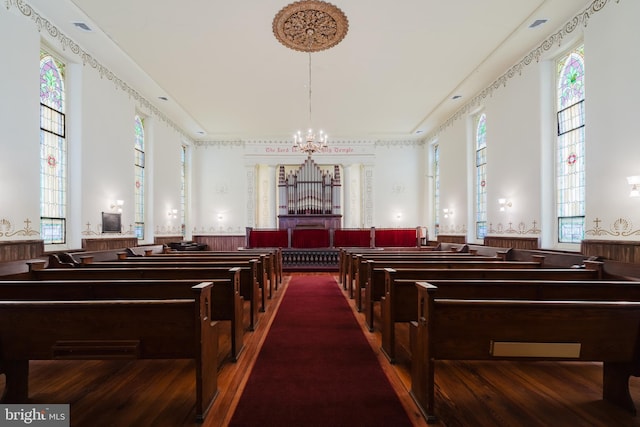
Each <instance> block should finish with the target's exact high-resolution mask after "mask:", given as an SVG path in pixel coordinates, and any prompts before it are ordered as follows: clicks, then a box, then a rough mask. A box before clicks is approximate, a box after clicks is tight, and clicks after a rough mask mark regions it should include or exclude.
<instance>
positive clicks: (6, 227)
mask: <svg viewBox="0 0 640 427" xmlns="http://www.w3.org/2000/svg"><path fill="white" fill-rule="evenodd" d="M23 222H24V227H23V228H21V229H20V230H16V229H15V227H14V225H13V224H12V223H11V221H9V220H8V219H6V218H2V219H0V238H11V237H16V236H21V237H22V236H25V237H27V236H39V235H40V232H39V231H38V230H36V229H34V228H32V227H31V224H32V221H31V220H30V219H29V218H27V219H25V220H24V221H23Z"/></svg>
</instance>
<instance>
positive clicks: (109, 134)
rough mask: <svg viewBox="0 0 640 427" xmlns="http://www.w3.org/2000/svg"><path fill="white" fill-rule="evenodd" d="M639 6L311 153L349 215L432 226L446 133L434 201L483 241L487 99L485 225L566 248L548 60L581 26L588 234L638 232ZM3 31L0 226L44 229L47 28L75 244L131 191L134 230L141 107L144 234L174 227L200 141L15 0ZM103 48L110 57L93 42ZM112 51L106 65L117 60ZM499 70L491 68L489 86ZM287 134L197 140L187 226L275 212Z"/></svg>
mask: <svg viewBox="0 0 640 427" xmlns="http://www.w3.org/2000/svg"><path fill="white" fill-rule="evenodd" d="M639 15H640V2H637V1H631V0H625V1H621V2H619V3H618V2H610V3H608V4H607V6H606V7H605V8H604V9H603V10H601V11H598V12H597V13H593V14H592V16H590V18H589V20H588V22H587V25H586V26H584V25H582V24H581V25H580V26H579V27H578V28H577V29H576V30H575V31H573V32H572V33H571V35H570V37H566V39H565V40H563V43H562V44H560V45H558V44H557V43H556V44H554V45H553V46H552V48H551V49H549V50H547V51H545V52H544V54H543V55H542V57H541V58H540V60H539V61H538V62H536V61H533V62H532V63H531V64H529V65H527V66H525V67H523V69H522V71H521V73H516V74H515V75H513V76H509V77H508V78H507V79H506V81H505V84H504V85H499V86H497V87H494V88H493V89H492V90H491V93H490V95H488V96H486V97H483V98H481V100H480V102H476V103H474V104H473V105H472V106H465V104H464V102H470V100H471V99H473V96H470V97H469V98H468V99H463V100H462V103H461V108H462V109H463V111H465V112H466V114H461V115H460V116H459V117H458V116H456V117H457V118H455V119H452V120H451V121H449V122H447V123H446V124H444V125H443V127H442V128H441V129H440V130H439V131H438V133H437V134H435V135H430V136H429V140H428V141H423V142H422V143H420V142H418V143H415V142H414V143H406V142H402V141H399V142H390V143H386V142H380V141H363V142H338V143H335V147H332V151H330V152H329V153H322V154H320V155H318V158H319V159H320V160H317V161H318V163H319V164H320V163H321V164H334V163H335V164H340V165H341V166H342V168H343V172H344V175H345V176H344V177H343V184H345V185H344V187H343V190H344V191H345V193H344V200H343V207H344V208H345V209H346V208H348V207H350V206H354V205H356V206H357V207H358V210H357V212H352V211H350V212H349V214H345V220H347V221H348V223H345V226H365V227H366V226H369V225H374V226H377V227H415V226H418V225H427V226H429V227H430V229H431V230H432V229H433V223H432V218H431V203H430V202H431V200H430V199H429V198H428V196H427V195H428V194H429V192H430V189H429V188H427V187H428V184H430V183H431V181H430V180H429V178H428V176H427V174H428V167H427V152H428V149H427V148H426V147H427V143H428V142H431V140H432V139H437V140H438V143H439V145H440V182H441V185H440V197H441V199H440V207H441V208H449V209H452V210H453V211H454V215H453V216H452V217H450V218H448V219H444V218H443V215H442V212H440V218H441V221H440V228H441V229H440V232H441V233H443V234H448V233H464V234H467V236H468V239H469V240H470V241H474V235H475V230H474V217H473V205H474V204H473V198H472V194H473V176H474V175H473V173H474V166H473V147H472V142H473V138H472V134H473V129H472V127H471V126H470V116H471V114H472V113H474V112H476V111H478V110H481V111H483V112H485V113H486V114H487V117H488V127H487V132H488V133H487V136H488V154H487V158H488V162H489V163H488V165H489V167H488V172H487V174H488V175H487V178H488V179H487V185H488V189H487V190H488V217H489V218H488V219H489V223H490V224H491V227H492V229H493V231H494V233H491V234H501V233H504V234H511V235H514V234H515V235H527V236H530V235H533V236H540V237H541V239H542V241H543V246H545V247H558V245H557V244H555V243H554V242H555V240H554V237H555V233H556V231H555V227H556V225H555V221H554V219H553V216H554V215H553V212H552V211H553V209H552V203H551V199H552V198H553V197H554V192H553V190H552V186H551V185H552V184H551V181H550V178H549V177H550V176H551V175H552V174H553V165H552V150H551V148H550V145H551V144H552V143H553V140H554V138H553V131H554V124H553V123H554V118H553V113H552V102H551V93H552V92H553V87H552V86H553V76H552V73H553V66H552V61H553V59H554V58H555V57H556V55H557V54H559V53H560V52H561V51H563V50H565V49H567V48H569V47H570V45H571V44H572V43H573V40H572V39H575V38H582V39H583V40H584V43H585V55H586V72H587V78H586V82H587V101H586V111H587V127H586V135H587V155H586V161H587V229H588V235H587V237H588V238H599V239H619V240H637V239H638V236H639V235H640V206H639V205H640V199H630V198H629V197H627V195H628V192H629V186H628V185H627V183H626V180H625V178H626V177H627V176H628V175H634V174H637V175H640V144H638V143H637V135H639V134H640V132H638V126H640V125H639V123H640V121H638V120H637V118H636V116H637V110H638V109H637V102H638V99H640V83H639V81H638V79H637V78H636V76H637V75H639V74H640V55H637V54H636V52H637V41H638V40H639V39H640V29H639V28H638V27H637V26H636V25H635V22H634V20H635V17H637V16H639ZM550 31H551V30H550ZM0 37H2V40H5V41H8V40H11V41H12V42H11V43H8V42H5V43H2V44H0V54H1V55H2V57H3V59H4V60H5V61H6V63H7V64H11V66H8V67H4V68H3V78H2V79H0V91H1V92H0V93H2V94H3V96H2V99H3V100H2V101H1V102H0V126H2V129H3V135H4V136H3V138H2V140H0V149H2V152H3V156H0V206H2V208H1V210H0V239H1V240H17V239H37V238H39V235H38V234H37V231H35V232H34V231H33V230H39V221H38V218H39V161H38V159H39V135H38V120H39V106H38V87H37V84H34V82H37V79H38V60H39V50H40V46H41V38H43V42H44V43H47V44H48V45H50V46H51V47H52V48H53V49H54V50H56V51H57V52H58V53H59V54H60V55H61V56H63V57H64V58H65V59H66V61H67V63H68V68H67V70H68V79H69V81H68V84H67V87H68V90H69V96H70V99H69V108H70V110H69V117H68V125H69V127H68V131H69V132H68V134H69V146H70V148H69V151H70V159H71V162H72V163H73V164H72V165H71V170H70V178H71V180H72V183H71V184H70V188H69V194H70V196H69V197H70V203H71V206H70V218H69V227H70V238H69V243H68V245H67V246H69V247H79V246H80V239H81V238H82V237H92V236H93V237H95V236H98V235H100V229H99V225H100V221H101V219H100V218H101V217H100V212H102V211H105V210H110V204H111V202H112V201H113V200H115V199H122V200H124V201H125V205H124V210H123V224H124V227H125V230H124V232H125V234H131V233H132V224H133V221H134V216H133V206H134V186H133V183H134V172H133V116H134V114H136V113H138V114H141V115H143V116H145V117H146V125H147V137H148V140H147V144H148V148H147V149H148V152H147V171H146V173H147V178H148V181H147V185H148V187H147V190H148V191H147V193H148V194H147V203H148V204H147V218H146V220H145V221H146V224H147V233H146V236H145V237H146V238H145V240H146V241H152V239H153V235H154V233H156V234H176V233H174V231H175V232H178V231H179V229H180V224H179V220H177V219H176V220H174V219H172V218H169V216H168V215H167V212H168V211H169V209H173V208H178V207H179V202H180V146H181V144H182V143H183V142H186V143H190V142H191V141H188V140H186V139H185V137H184V134H183V133H182V132H181V131H180V130H178V129H176V128H175V127H174V126H173V125H172V124H171V123H170V121H167V120H166V119H165V118H163V117H161V116H159V115H158V113H157V110H154V109H151V108H149V104H148V103H146V102H143V101H145V100H144V99H142V100H141V99H139V98H138V97H136V96H132V92H131V90H135V88H133V89H131V90H129V89H126V88H124V89H123V88H122V87H121V86H118V85H117V84H116V83H114V81H113V80H111V79H109V78H105V76H103V75H101V74H100V73H99V72H98V70H97V69H96V68H95V67H92V66H91V65H85V64H83V63H82V58H81V57H80V56H78V55H75V54H74V53H73V52H71V51H70V50H68V49H66V50H65V49H62V47H61V46H60V43H59V41H58V40H55V39H50V36H49V34H48V32H47V31H44V30H42V31H38V27H37V25H36V24H35V23H34V22H33V20H32V19H30V18H29V17H25V16H23V15H22V14H21V13H20V12H19V11H17V9H16V8H15V7H14V8H10V9H6V8H0ZM533 48H534V47H533V46H532V49H533ZM96 57H97V59H98V60H100V59H101V58H100V57H99V54H98V55H96ZM104 65H105V66H106V67H107V68H109V67H110V65H111V64H108V63H107V64H104ZM114 69H117V68H116V67H114ZM496 78H498V76H496ZM491 83H492V82H487V87H490V86H491ZM6 100H10V102H7V101H6ZM276 145H277V144H276ZM281 145H282V144H281ZM279 148H283V150H282V151H279ZM286 148H290V147H288V146H287V147H285V146H284V145H282V146H281V147H280V146H275V145H274V146H271V145H265V144H261V143H258V142H255V143H254V142H232V143H220V144H218V145H215V144H205V145H201V146H194V147H192V150H191V163H190V168H189V169H190V176H189V177H188V179H189V182H190V183H191V186H190V188H189V191H190V218H189V219H188V223H189V224H190V226H189V229H188V230H187V235H190V234H191V233H227V234H228V233H232V234H244V229H245V227H247V226H258V225H268V226H270V225H271V224H275V214H276V208H275V204H274V205H273V206H270V205H269V204H270V203H275V197H274V192H272V191H271V190H270V189H269V191H268V193H267V194H266V196H265V191H266V190H265V187H268V186H269V185H270V182H274V183H275V175H273V176H272V173H271V171H272V170H273V167H274V165H277V164H295V163H296V161H298V162H302V161H303V160H304V156H301V155H300V154H299V153H297V154H296V153H290V152H287V151H286ZM336 148H340V149H336ZM271 150H273V151H271ZM256 165H261V166H259V167H257V166H256ZM344 179H348V183H346V182H345V181H344ZM354 197H355V198H356V199H357V200H354ZM500 197H506V198H508V199H510V200H511V201H512V203H513V207H512V208H511V209H510V210H508V211H507V212H506V213H501V212H499V210H498V204H497V199H498V198H500ZM265 203H267V205H265ZM398 214H400V216H398ZM29 227H30V228H29ZM34 233H35V234H34ZM433 234H434V233H433V232H431V236H432V237H433Z"/></svg>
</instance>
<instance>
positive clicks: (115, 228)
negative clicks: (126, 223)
mask: <svg viewBox="0 0 640 427" xmlns="http://www.w3.org/2000/svg"><path fill="white" fill-rule="evenodd" d="M121 231H122V214H121V213H112V212H102V232H103V233H120V232H121Z"/></svg>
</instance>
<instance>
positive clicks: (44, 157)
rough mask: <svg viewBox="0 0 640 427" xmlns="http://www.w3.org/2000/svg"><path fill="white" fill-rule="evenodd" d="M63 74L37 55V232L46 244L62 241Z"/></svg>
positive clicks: (64, 177) (53, 61)
mask: <svg viewBox="0 0 640 427" xmlns="http://www.w3.org/2000/svg"><path fill="white" fill-rule="evenodd" d="M64 71H65V67H64V64H63V63H62V62H60V61H59V60H57V59H55V58H54V57H53V56H51V55H50V54H49V53H47V52H44V51H42V52H41V53H40V233H41V236H42V239H43V240H44V243H45V244H46V245H47V244H62V243H65V242H66V213H67V140H66V130H65V129H66V116H65V90H64Z"/></svg>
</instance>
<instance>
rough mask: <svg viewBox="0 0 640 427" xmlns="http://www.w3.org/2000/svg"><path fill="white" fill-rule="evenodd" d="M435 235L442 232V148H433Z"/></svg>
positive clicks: (435, 146)
mask: <svg viewBox="0 0 640 427" xmlns="http://www.w3.org/2000/svg"><path fill="white" fill-rule="evenodd" d="M432 150H433V151H432V154H433V158H432V167H433V221H434V235H435V236H437V235H438V233H439V232H440V146H439V145H438V144H433V146H432Z"/></svg>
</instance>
